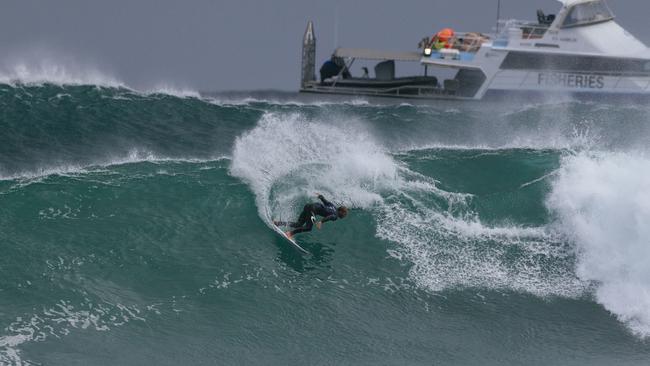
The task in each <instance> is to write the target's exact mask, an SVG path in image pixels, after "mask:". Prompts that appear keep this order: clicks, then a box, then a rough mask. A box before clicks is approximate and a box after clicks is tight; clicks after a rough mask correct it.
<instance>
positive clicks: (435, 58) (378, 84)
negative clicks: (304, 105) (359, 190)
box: [301, 0, 650, 99]
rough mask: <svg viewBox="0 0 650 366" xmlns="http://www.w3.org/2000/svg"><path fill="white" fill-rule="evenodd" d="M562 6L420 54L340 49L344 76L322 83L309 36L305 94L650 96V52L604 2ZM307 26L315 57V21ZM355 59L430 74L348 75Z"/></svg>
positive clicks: (431, 42) (569, 1) (431, 45)
mask: <svg viewBox="0 0 650 366" xmlns="http://www.w3.org/2000/svg"><path fill="white" fill-rule="evenodd" d="M559 1H560V2H561V3H562V7H561V9H560V10H559V12H558V13H557V15H548V16H547V15H545V14H544V13H543V12H542V11H538V12H537V20H536V21H518V20H507V21H499V22H498V24H499V25H498V27H497V32H496V34H494V35H484V34H480V33H455V32H454V33H453V34H449V33H447V34H445V37H443V36H441V35H440V33H439V36H437V37H433V38H432V39H425V40H424V42H423V43H421V45H422V50H421V51H419V52H409V53H395V52H381V51H373V50H363V49H342V48H339V49H337V50H336V51H335V52H334V54H333V60H334V59H336V60H343V63H340V62H339V64H340V66H342V67H341V69H340V70H339V71H340V72H339V74H337V75H335V76H331V75H330V77H329V78H321V80H320V81H319V80H316V77H315V75H314V71H315V70H314V68H313V67H312V69H311V70H312V71H311V74H310V72H309V70H307V72H305V63H304V60H305V56H304V55H305V53H304V51H305V49H306V48H305V47H307V49H308V50H309V48H308V44H309V43H310V40H309V39H308V37H307V33H306V37H305V39H304V41H305V42H304V44H303V78H302V85H301V91H302V92H315V93H328V94H358V95H375V96H397V97H403V98H404V97H405V98H452V99H482V98H484V97H485V96H486V95H487V94H489V93H491V92H495V93H500V92H515V93H521V92H531V91H532V92H544V93H554V92H563V93H580V94H582V93H587V94H597V93H599V94H600V93H606V94H611V93H614V94H638V95H647V94H650V50H649V49H648V47H647V46H646V45H644V44H643V43H642V42H641V41H639V40H638V39H637V38H635V37H634V36H633V35H632V34H630V33H629V32H627V31H626V30H625V29H624V28H623V27H621V26H620V25H619V24H618V23H617V22H616V21H615V18H614V15H613V13H612V12H611V10H610V9H609V7H608V6H607V4H606V2H605V0H559ZM309 29H311V31H310V32H311V38H312V39H313V42H312V43H313V50H314V52H315V38H314V37H313V26H312V25H311V24H310V26H309V27H308V31H309ZM447 32H449V31H447ZM308 33H309V32H308ZM357 59H366V60H368V59H370V60H378V61H382V62H381V63H380V64H384V65H386V62H390V61H398V62H399V61H405V62H406V61H410V62H419V63H420V64H421V65H423V66H424V67H423V69H424V75H423V76H417V77H411V79H412V81H413V82H412V83H410V82H409V78H395V77H394V66H393V70H392V73H391V70H390V65H389V67H384V69H388V72H384V73H383V74H379V73H378V74H377V75H376V76H375V77H374V78H370V77H364V78H353V77H345V76H346V75H345V74H346V71H347V70H348V69H349V68H350V67H351V65H352V64H353V63H354V62H355V60H357ZM312 60H313V58H312ZM440 68H446V69H451V71H452V72H451V74H450V73H449V71H448V72H447V74H450V75H451V77H449V78H447V79H446V80H443V81H442V82H439V81H438V78H436V77H435V76H429V72H430V71H435V70H439V69H440ZM379 71H381V70H378V72H379ZM391 82H393V83H392V84H391Z"/></svg>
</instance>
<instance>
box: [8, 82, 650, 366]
mask: <svg viewBox="0 0 650 366" xmlns="http://www.w3.org/2000/svg"><path fill="white" fill-rule="evenodd" d="M18 71H20V70H18ZM18 74H19V75H18V76H17V78H18V79H21V75H20V73H18ZM50 74H51V73H50ZM55 74H56V73H55ZM66 78H67V79H66ZM22 79H25V77H24V75H22ZM50 79H51V80H49V81H48V80H42V78H39V77H36V78H35V79H33V80H26V82H25V81H16V80H14V79H13V78H6V80H5V79H2V80H0V81H2V83H1V84H0V129H1V131H2V133H0V252H1V253H2V255H0V364H2V365H32V364H33V365H179V364H180V365H215V364H219V365H234V364H241V365H647V364H650V343H649V341H648V339H649V337H650V226H649V224H648V223H649V222H650V154H648V152H649V148H648V146H650V145H649V142H650V107H649V106H647V105H644V104H638V103H619V102H617V103H607V102H601V103H593V102H582V101H577V100H573V99H571V98H569V97H562V98H558V99H554V100H535V101H530V100H521V101H500V102H496V101H495V102H481V103H450V102H433V103H430V104H428V105H427V104H425V105H411V104H408V103H402V104H378V103H375V102H374V101H368V100H364V99H362V98H359V99H353V100H351V101H347V102H340V101H339V102H337V101H327V100H318V99H316V100H314V99H305V98H303V97H301V96H298V95H293V94H287V93H274V92H267V93H258V94H255V93H251V94H246V93H240V94H237V95H226V94H220V95H203V96H201V95H199V94H198V93H194V92H180V93H177V92H174V91H173V90H172V89H165V88H162V89H157V90H153V91H149V92H138V91H134V90H131V89H129V88H127V87H126V86H125V85H122V84H120V83H119V82H114V83H112V82H111V83H105V82H102V80H96V79H94V78H91V80H90V81H87V80H86V81H84V80H81V81H79V80H72V82H66V80H68V81H69V78H68V76H67V75H65V74H63V75H62V76H61V80H59V79H57V78H54V79H52V78H51V77H50ZM262 94H263V96H260V95H262ZM316 192H320V193H323V194H324V195H325V196H326V197H328V198H330V199H331V200H333V201H334V202H336V203H338V204H345V205H347V206H349V207H350V208H351V212H350V215H349V216H348V217H347V218H345V219H344V220H340V221H337V222H334V223H326V224H325V225H323V228H322V230H314V231H313V232H311V233H308V234H303V235H300V236H298V237H297V241H298V242H299V243H300V244H301V245H302V246H303V247H305V248H306V249H307V250H308V251H309V252H310V254H309V255H306V256H303V255H301V254H300V253H298V252H297V251H296V250H294V249H293V248H292V247H290V246H289V245H287V243H286V242H284V241H283V240H282V238H280V237H279V236H278V235H276V234H275V233H274V232H273V231H272V230H271V229H270V228H269V225H270V221H271V220H272V219H285V220H287V219H291V218H293V217H295V216H296V215H297V214H298V213H299V211H300V209H301V207H302V206H303V205H304V204H305V203H307V202H310V201H314V200H316V198H315V193H316Z"/></svg>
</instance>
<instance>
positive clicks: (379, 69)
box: [375, 60, 395, 81]
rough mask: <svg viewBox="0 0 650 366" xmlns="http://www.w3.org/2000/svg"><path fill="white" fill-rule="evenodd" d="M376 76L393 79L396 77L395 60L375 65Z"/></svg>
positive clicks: (379, 78) (378, 78)
mask: <svg viewBox="0 0 650 366" xmlns="http://www.w3.org/2000/svg"><path fill="white" fill-rule="evenodd" d="M375 76H376V77H377V80H384V81H386V80H393V79H395V61H393V60H387V61H382V62H380V63H378V64H377V65H376V66H375Z"/></svg>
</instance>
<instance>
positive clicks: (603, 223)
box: [547, 153, 650, 337]
mask: <svg viewBox="0 0 650 366" xmlns="http://www.w3.org/2000/svg"><path fill="white" fill-rule="evenodd" d="M547 206H548V207H549V209H550V210H551V211H552V212H553V213H554V214H555V215H556V216H557V219H558V230H559V231H560V232H561V233H562V234H564V235H565V236H566V237H568V238H570V239H571V240H572V241H573V242H574V243H575V245H576V246H577V249H578V253H579V255H578V264H577V268H576V272H577V275H578V276H579V277H580V278H581V279H583V280H585V281H593V282H595V283H596V284H597V289H596V293H595V297H596V300H597V301H598V302H599V303H601V304H602V305H603V306H604V307H605V308H606V309H607V310H609V311H610V312H612V313H613V314H615V315H616V316H617V317H618V318H619V319H620V320H621V321H623V322H624V323H625V324H627V325H628V327H629V328H630V329H631V330H632V331H633V332H634V333H636V334H638V335H640V336H642V337H648V336H650V225H648V223H649V222H650V158H648V157H647V156H646V155H645V154H642V153H598V154H595V153H581V154H577V155H570V156H567V157H565V158H564V159H563V161H562V166H561V169H560V171H559V173H558V175H557V177H556V179H555V180H554V182H553V189H552V192H551V194H550V196H549V197H548V200H547Z"/></svg>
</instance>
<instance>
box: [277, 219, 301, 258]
mask: <svg viewBox="0 0 650 366" xmlns="http://www.w3.org/2000/svg"><path fill="white" fill-rule="evenodd" d="M271 225H273V230H274V231H275V232H276V233H278V234H280V236H281V237H283V238H284V240H286V241H288V242H289V244H291V245H292V246H293V247H294V248H296V249H297V250H298V251H300V252H301V253H302V254H309V252H308V251H307V250H305V249H304V248H303V247H301V246H300V245H298V243H296V242H295V241H294V240H293V239H289V237H288V236H287V234H285V233H284V231H282V229H280V228H279V227H278V226H276V225H275V224H271Z"/></svg>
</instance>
